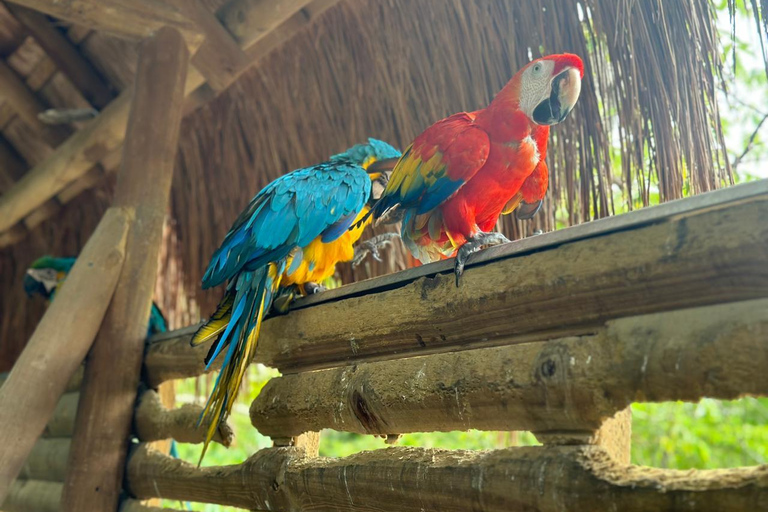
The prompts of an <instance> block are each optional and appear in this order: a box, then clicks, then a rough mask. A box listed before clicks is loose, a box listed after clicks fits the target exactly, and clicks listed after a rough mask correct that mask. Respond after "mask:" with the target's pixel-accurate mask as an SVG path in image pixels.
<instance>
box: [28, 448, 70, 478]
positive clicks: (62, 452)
mask: <svg viewBox="0 0 768 512" xmlns="http://www.w3.org/2000/svg"><path fill="white" fill-rule="evenodd" d="M71 443H72V440H71V439H67V438H61V439H38V440H37V442H36V443H35V446H34V448H32V451H31V452H30V453H29V457H27V460H26V462H25V463H24V467H22V468H21V473H19V478H23V479H25V480H42V481H49V482H63V481H64V476H65V475H66V473H67V459H68V458H69V448H70V445H71Z"/></svg>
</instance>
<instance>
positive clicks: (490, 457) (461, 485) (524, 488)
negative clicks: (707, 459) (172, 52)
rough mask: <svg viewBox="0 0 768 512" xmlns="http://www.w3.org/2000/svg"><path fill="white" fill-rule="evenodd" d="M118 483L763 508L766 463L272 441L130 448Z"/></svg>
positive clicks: (352, 495)
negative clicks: (307, 450) (688, 465)
mask: <svg viewBox="0 0 768 512" xmlns="http://www.w3.org/2000/svg"><path fill="white" fill-rule="evenodd" d="M128 487H129V489H130V491H131V492H132V493H133V494H134V495H135V496H137V497H139V498H148V497H151V496H163V497H164V498H166V499H188V500H192V501H203V502H207V503H220V504H225V505H230V506H235V507H241V508H246V509H248V510H264V511H285V512H288V511H290V512H299V511H307V512H310V511H312V512H314V511H319V510H334V511H339V512H352V511H360V512H370V511H374V510H375V511H377V512H387V511H391V512H467V511H468V510H474V511H478V512H509V511H512V510H521V511H522V510H525V511H531V512H533V511H536V512H562V511H564V510H567V511H569V512H579V511H584V512H602V511H606V512H608V511H617V510H620V511H622V512H634V511H648V510H665V511H675V510H680V511H683V510H685V511H694V512H696V511H699V512H704V511H707V512H708V511H711V512H736V511H744V510H764V509H765V507H766V506H768V466H757V467H749V468H734V469H721V470H704V471H702V470H699V471H697V470H689V471H676V470H662V469H653V468H646V467H640V466H625V465H622V464H618V463H616V462H615V461H614V460H613V459H611V458H610V456H609V455H608V454H607V453H606V452H605V450H603V449H602V448H600V447H596V446H580V447H527V448H509V449H505V450H495V451H490V452H487V451H485V452H469V451H442V450H432V449H420V448H404V447H403V448H400V447H396V448H387V449H383V450H375V451H371V452H363V453H359V454H357V455H353V456H350V457H345V458H341V459H329V458H316V459H315V458H306V457H304V456H303V452H300V451H298V450H297V449H295V448H277V449H275V448H273V449H267V450H261V451H260V452H257V453H256V454H255V455H254V456H252V457H251V458H250V459H248V460H247V461H246V462H245V463H243V464H241V465H236V466H223V467H211V468H201V469H198V468H196V467H194V466H192V465H191V464H188V463H185V462H182V461H179V460H174V459H170V458H168V457H166V456H163V455H162V454H159V453H157V452H153V453H149V452H147V451H146V450H139V452H138V453H136V454H135V455H134V456H133V457H132V458H131V460H130V461H129V468H128Z"/></svg>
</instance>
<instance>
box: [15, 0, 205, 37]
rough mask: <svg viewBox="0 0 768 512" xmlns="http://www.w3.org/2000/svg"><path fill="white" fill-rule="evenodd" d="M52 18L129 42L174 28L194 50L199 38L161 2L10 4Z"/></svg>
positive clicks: (24, 0)
mask: <svg viewBox="0 0 768 512" xmlns="http://www.w3.org/2000/svg"><path fill="white" fill-rule="evenodd" d="M10 2H11V3H14V4H18V5H22V6H25V7H28V8H30V9H33V10H35V11H40V12H43V13H45V14H48V15H50V16H53V17H54V18H58V19H60V20H64V21H68V22H71V23H75V24H78V25H83V26H86V27H89V28H91V29H93V30H98V31H101V32H107V33H109V34H113V35H116V36H121V37H126V38H130V39H144V38H146V37H150V36H152V34H154V33H155V32H157V31H158V30H159V29H160V28H162V27H165V26H169V27H173V28H176V29H177V30H179V31H180V32H182V34H183V35H184V38H185V39H186V40H187V42H188V43H189V44H190V45H191V46H193V47H196V46H197V45H198V44H199V43H200V41H201V39H202V36H201V35H200V33H199V32H198V30H197V29H196V27H195V26H194V25H193V24H192V23H191V22H190V21H189V20H188V19H187V18H186V17H185V16H183V15H182V14H181V13H179V12H178V11H177V10H176V9H174V8H173V7H171V6H170V5H168V4H167V3H165V2H163V1H161V0H69V1H67V2H61V1H57V0H10Z"/></svg>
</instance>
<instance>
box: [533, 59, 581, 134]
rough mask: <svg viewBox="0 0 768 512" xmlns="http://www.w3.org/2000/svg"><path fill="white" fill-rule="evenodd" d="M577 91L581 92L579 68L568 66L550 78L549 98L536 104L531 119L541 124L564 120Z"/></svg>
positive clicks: (574, 100)
mask: <svg viewBox="0 0 768 512" xmlns="http://www.w3.org/2000/svg"><path fill="white" fill-rule="evenodd" d="M579 93H581V75H580V73H579V70H577V69H576V68H573V67H568V68H566V69H565V70H563V71H562V72H560V73H559V74H558V75H556V76H555V77H554V78H553V79H552V82H551V84H550V93H549V98H547V99H545V100H544V101H542V102H541V103H539V104H538V105H536V108H535V109H534V110H533V120H534V121H535V122H536V123H538V124H543V125H553V124H557V123H560V122H562V121H564V120H565V118H566V117H568V114H570V113H571V110H573V106H574V105H576V100H578V99H579Z"/></svg>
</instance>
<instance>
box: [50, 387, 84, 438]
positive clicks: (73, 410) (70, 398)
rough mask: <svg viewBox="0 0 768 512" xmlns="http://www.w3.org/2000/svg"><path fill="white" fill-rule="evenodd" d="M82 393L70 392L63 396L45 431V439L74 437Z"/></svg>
mask: <svg viewBox="0 0 768 512" xmlns="http://www.w3.org/2000/svg"><path fill="white" fill-rule="evenodd" d="M79 400H80V393H78V392H69V393H64V394H63V395H61V398H60V399H59V401H58V402H57V403H56V406H55V408H54V410H53V414H52V415H51V419H50V420H48V423H47V424H46V425H45V429H44V430H43V436H44V437H72V433H73V432H74V431H75V416H77V402H78V401H79Z"/></svg>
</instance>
